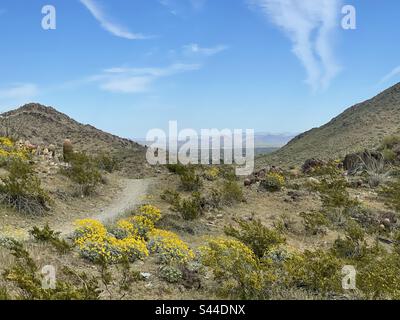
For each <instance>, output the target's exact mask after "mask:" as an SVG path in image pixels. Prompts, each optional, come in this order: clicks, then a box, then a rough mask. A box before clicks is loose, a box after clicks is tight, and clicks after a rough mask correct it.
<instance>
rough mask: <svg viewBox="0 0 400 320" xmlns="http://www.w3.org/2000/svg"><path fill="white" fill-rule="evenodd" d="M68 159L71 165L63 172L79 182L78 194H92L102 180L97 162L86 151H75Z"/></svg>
mask: <svg viewBox="0 0 400 320" xmlns="http://www.w3.org/2000/svg"><path fill="white" fill-rule="evenodd" d="M68 161H69V164H70V167H68V168H65V169H62V171H61V172H62V173H63V174H64V175H66V176H67V177H69V178H70V179H71V180H72V181H73V182H75V183H76V184H77V186H78V190H77V192H78V195H84V196H89V195H91V194H92V193H93V192H94V191H95V189H96V186H97V185H98V184H99V183H100V182H101V180H102V176H101V173H100V171H99V169H98V167H97V165H96V162H95V161H94V160H93V159H92V158H91V157H89V156H88V155H86V154H85V153H74V154H72V155H70V156H69V158H68Z"/></svg>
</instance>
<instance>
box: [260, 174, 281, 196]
mask: <svg viewBox="0 0 400 320" xmlns="http://www.w3.org/2000/svg"><path fill="white" fill-rule="evenodd" d="M284 186H285V177H284V176H282V175H281V174H279V173H277V172H270V173H268V174H267V175H266V177H265V178H264V180H262V181H261V182H260V187H261V188H263V189H265V190H267V191H270V192H276V191H280V190H281V189H282V188H283V187H284Z"/></svg>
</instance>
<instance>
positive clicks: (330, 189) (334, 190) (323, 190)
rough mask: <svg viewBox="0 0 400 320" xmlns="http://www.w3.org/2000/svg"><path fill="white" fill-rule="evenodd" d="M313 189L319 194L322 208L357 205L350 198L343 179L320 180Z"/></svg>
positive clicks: (336, 177) (338, 177)
mask: <svg viewBox="0 0 400 320" xmlns="http://www.w3.org/2000/svg"><path fill="white" fill-rule="evenodd" d="M314 188H315V190H316V191H318V192H319V193H320V195H321V200H322V205H323V207H324V208H328V209H329V208H349V207H353V206H357V205H358V202H357V201H356V200H353V199H351V198H350V195H349V193H348V191H347V182H346V180H345V179H344V178H343V177H340V176H331V177H330V178H325V179H322V180H321V183H320V184H317V185H315V186H314Z"/></svg>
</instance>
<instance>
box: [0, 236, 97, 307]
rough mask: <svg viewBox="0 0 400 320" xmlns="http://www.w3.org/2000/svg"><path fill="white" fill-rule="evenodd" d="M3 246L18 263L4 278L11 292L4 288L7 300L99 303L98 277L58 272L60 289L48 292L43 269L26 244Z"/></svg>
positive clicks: (65, 270) (5, 242) (4, 242)
mask: <svg viewBox="0 0 400 320" xmlns="http://www.w3.org/2000/svg"><path fill="white" fill-rule="evenodd" d="M0 243H1V246H2V247H4V248H6V249H8V250H10V253H11V254H12V256H13V257H14V259H15V262H14V264H13V265H12V266H10V267H8V268H7V269H6V270H5V271H4V272H3V274H2V277H3V280H4V282H5V283H6V285H7V288H10V289H11V290H9V292H10V293H11V292H12V295H9V294H8V292H7V291H8V290H6V289H4V288H3V292H7V296H8V297H7V298H10V299H11V298H12V299H22V300H98V299H100V294H101V289H100V287H99V282H98V280H97V279H96V277H95V276H89V275H88V274H87V273H84V272H81V273H78V272H75V271H73V270H71V269H69V268H66V267H64V268H62V269H60V270H58V277H57V281H56V287H55V288H54V289H52V288H49V289H46V288H44V287H43V285H42V281H43V278H42V275H41V274H40V272H39V271H40V268H39V266H38V265H37V264H36V262H35V261H34V260H33V259H32V257H31V256H30V254H29V252H28V251H27V250H26V249H25V248H24V247H23V245H22V243H20V242H18V241H16V240H13V239H3V240H2V241H1V242H0Z"/></svg>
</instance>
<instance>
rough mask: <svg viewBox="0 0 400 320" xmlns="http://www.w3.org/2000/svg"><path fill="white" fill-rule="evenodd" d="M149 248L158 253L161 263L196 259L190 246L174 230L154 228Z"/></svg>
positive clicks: (150, 236)
mask: <svg viewBox="0 0 400 320" xmlns="http://www.w3.org/2000/svg"><path fill="white" fill-rule="evenodd" d="M148 248H149V250H150V252H152V253H156V254H158V256H159V258H160V262H161V263H165V264H168V263H172V262H176V263H187V262H189V261H190V260H192V259H194V253H193V251H192V250H190V248H189V246H188V245H187V244H186V243H185V242H183V241H182V240H181V239H180V238H179V236H178V235H176V234H175V233H173V232H170V231H165V230H160V229H154V230H153V231H151V232H150V233H149V242H148Z"/></svg>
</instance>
